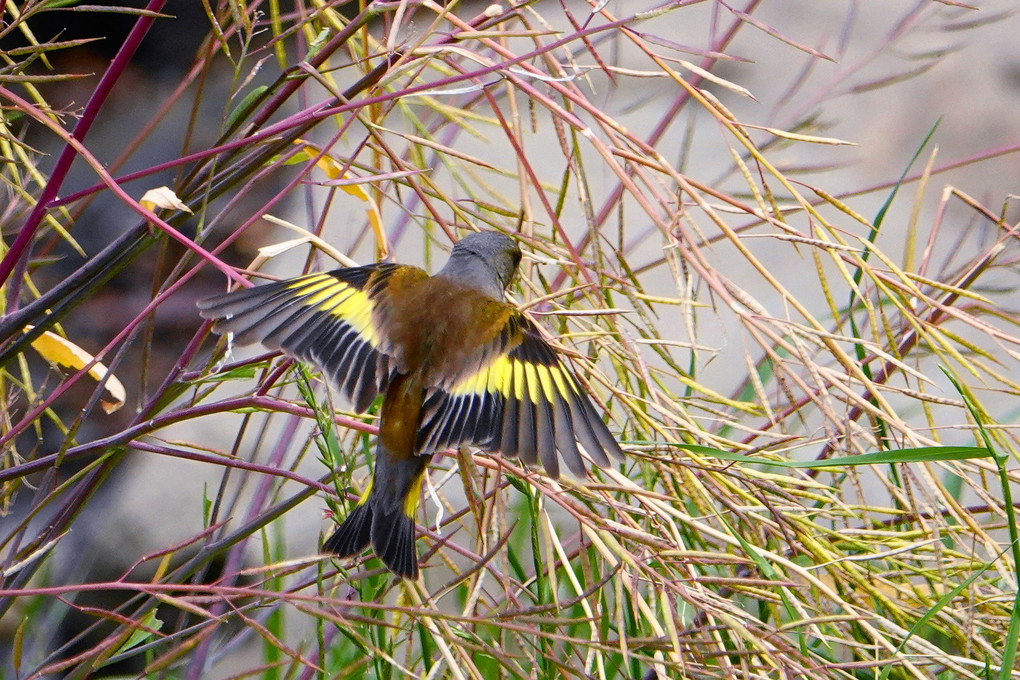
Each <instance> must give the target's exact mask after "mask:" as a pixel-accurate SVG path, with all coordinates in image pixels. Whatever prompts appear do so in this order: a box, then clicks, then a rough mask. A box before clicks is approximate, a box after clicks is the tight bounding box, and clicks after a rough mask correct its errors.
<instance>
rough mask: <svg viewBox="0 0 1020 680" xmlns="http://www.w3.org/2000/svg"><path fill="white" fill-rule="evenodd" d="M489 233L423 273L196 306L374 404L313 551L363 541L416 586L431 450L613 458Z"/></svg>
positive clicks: (512, 263)
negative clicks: (372, 419)
mask: <svg viewBox="0 0 1020 680" xmlns="http://www.w3.org/2000/svg"><path fill="white" fill-rule="evenodd" d="M521 256H522V254H521V250H520V248H519V247H518V245H517V242H516V241H515V240H514V239H512V238H511V237H509V236H508V235H506V234H504V233H502V232H498V231H480V232H472V233H471V234H469V235H467V236H465V237H464V238H462V239H460V240H459V241H458V242H457V243H456V244H455V245H454V246H453V249H452V251H451V253H450V256H449V259H448V260H447V262H446V264H445V265H444V266H443V267H442V268H441V269H440V270H439V271H438V272H437V273H436V274H435V275H433V276H429V274H428V273H426V272H425V271H424V270H423V269H420V268H419V267H415V266H412V265H406V264H395V263H392V262H380V263H376V264H369V265H364V266H357V267H345V268H341V269H334V270H332V271H328V272H319V273H312V274H307V275H304V276H299V277H297V278H291V279H285V280H281V281H276V282H273V283H268V284H264V285H260V286H255V287H253V288H248V289H244V290H237V291H233V292H229V293H225V294H221V295H217V296H214V297H211V298H208V299H205V300H203V301H201V302H199V304H198V306H199V310H200V314H201V315H202V316H203V317H205V318H207V319H214V320H215V324H214V326H213V330H214V331H215V332H217V333H220V334H232V335H233V339H234V342H236V343H237V344H253V343H256V342H261V343H262V345H264V346H265V347H266V348H267V349H270V350H280V351H282V352H283V353H284V354H286V355H288V356H290V357H292V358H294V359H297V360H299V361H302V362H305V363H307V364H310V365H312V366H314V367H316V368H317V369H319V370H320V371H321V372H322V374H323V376H324V377H325V378H326V380H327V382H328V383H329V384H331V385H332V386H333V387H334V388H335V389H336V390H337V391H338V392H340V393H341V394H342V395H343V396H344V397H345V398H347V399H348V400H349V401H350V402H351V403H352V404H353V407H354V410H355V411H357V412H358V413H364V412H366V411H368V409H369V408H370V406H371V405H372V404H373V402H374V401H375V399H376V398H377V397H378V396H379V395H382V402H381V405H380V406H379V433H378V436H377V441H376V447H375V464H374V473H373V476H372V479H371V481H370V483H369V484H368V486H367V487H366V489H365V490H364V493H363V494H362V495H361V497H360V499H359V500H358V502H357V504H356V505H355V507H354V509H353V510H352V511H351V512H350V513H349V514H348V516H347V518H346V519H345V520H344V521H343V523H342V524H340V526H339V527H338V528H337V529H336V530H335V531H334V532H333V534H332V535H331V536H330V537H329V538H328V539H327V540H326V541H325V543H324V544H323V552H324V553H329V554H332V555H335V556H337V557H340V558H347V557H354V556H357V555H360V554H361V553H362V552H363V551H364V550H365V549H366V548H367V547H369V546H370V545H371V547H372V548H373V550H374V552H375V554H376V555H377V556H378V557H379V558H380V559H381V560H382V562H383V564H384V565H385V566H386V567H387V568H388V569H389V570H390V571H391V572H393V573H394V574H396V575H397V576H400V577H403V578H407V579H417V577H418V573H419V570H418V556H417V553H416V551H415V545H414V544H415V537H416V535H415V519H414V518H415V514H416V511H417V507H418V502H419V497H420V494H421V482H422V479H423V477H424V474H425V471H426V467H427V466H428V464H429V461H430V460H431V458H432V456H433V454H435V453H437V452H441V451H445V450H447V449H449V448H452V447H460V446H476V447H478V448H480V449H482V450H484V451H486V452H490V453H499V454H502V455H503V456H507V457H517V458H519V459H520V460H521V461H522V462H523V463H525V464H527V465H535V464H537V463H538V462H541V464H542V467H543V468H544V469H545V472H546V474H547V475H549V476H550V477H552V478H557V477H558V476H559V474H560V462H561V461H562V462H563V464H564V465H565V466H566V467H567V469H569V470H570V471H571V472H572V473H573V474H574V475H576V476H578V477H584V476H585V475H586V474H587V468H586V465H585V462H584V459H583V458H582V455H581V453H580V450H579V447H578V444H580V447H582V448H583V449H584V451H585V452H586V453H587V454H588V456H589V457H590V458H591V460H592V461H593V462H594V463H595V464H596V465H598V466H601V467H606V466H609V465H610V464H611V463H610V458H614V459H616V460H622V459H623V457H624V454H623V451H622V449H621V447H620V445H619V443H618V442H617V440H616V438H615V437H614V436H613V435H612V434H611V433H610V431H609V429H608V427H607V426H606V424H605V423H604V422H603V420H602V416H601V415H600V414H599V411H598V410H597V409H596V408H595V406H594V405H593V403H592V401H591V399H590V398H589V396H588V394H587V393H586V392H585V391H584V390H583V389H582V388H581V386H580V383H579V382H578V380H577V378H576V377H575V375H574V374H573V373H572V372H571V371H570V370H569V369H568V368H567V366H566V365H565V364H564V363H563V362H561V361H560V359H559V358H558V356H557V354H556V351H555V350H554V349H553V348H552V347H551V346H550V345H549V343H548V342H547V341H546V340H545V338H544V337H543V336H542V334H541V332H540V331H539V329H538V327H537V326H536V325H535V323H534V322H533V321H531V320H530V319H529V318H528V317H527V316H525V314H524V313H523V312H522V311H521V310H520V309H518V308H517V307H516V306H515V305H513V304H511V303H510V302H507V301H506V299H505V292H506V289H507V287H508V286H509V285H510V283H511V280H512V279H513V278H514V276H515V275H516V273H517V269H518V265H519V264H520V261H521Z"/></svg>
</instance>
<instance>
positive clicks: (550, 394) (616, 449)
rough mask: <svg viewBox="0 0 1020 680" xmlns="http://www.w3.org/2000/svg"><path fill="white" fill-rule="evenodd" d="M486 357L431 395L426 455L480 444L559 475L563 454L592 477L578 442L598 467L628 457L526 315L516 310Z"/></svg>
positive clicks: (424, 431) (422, 435) (422, 442)
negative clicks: (476, 365)
mask: <svg viewBox="0 0 1020 680" xmlns="http://www.w3.org/2000/svg"><path fill="white" fill-rule="evenodd" d="M481 357H482V360H481V362H480V365H479V366H478V367H477V369H471V370H469V371H466V372H464V373H463V374H462V375H459V376H458V377H457V378H456V379H455V380H454V381H453V382H452V383H451V384H449V385H441V386H435V387H433V388H432V389H430V391H429V392H428V393H427V394H426V398H425V405H424V407H423V419H422V425H421V428H420V429H419V431H418V444H417V448H418V451H419V452H420V453H423V454H426V453H433V452H436V451H442V450H444V449H446V448H449V447H451V446H459V445H475V446H479V447H481V448H483V449H486V450H487V451H499V452H501V453H502V454H503V455H505V456H511V457H519V458H520V459H521V460H522V461H524V462H525V463H536V462H538V461H541V462H542V467H544V468H545V471H546V473H547V474H549V476H551V477H557V476H558V475H559V461H560V460H562V461H563V462H564V463H565V464H566V466H567V467H568V468H569V469H570V471H571V472H573V473H574V474H575V475H577V476H579V477H583V476H584V475H585V468H586V466H585V463H584V460H583V459H582V457H581V454H580V452H579V450H578V442H580V444H581V446H582V447H583V448H584V450H585V452H586V453H587V454H588V455H589V456H590V457H591V459H592V460H593V461H594V462H595V463H596V464H597V465H600V466H606V465H609V462H610V461H609V457H610V456H611V457H613V458H617V459H622V458H623V451H622V450H621V449H620V445H619V444H618V443H617V441H616V438H615V437H614V436H613V435H612V433H610V432H609V429H608V428H607V427H606V424H605V423H604V422H602V416H601V415H599V413H598V411H597V410H596V409H595V406H594V405H593V404H592V402H591V399H590V397H589V396H588V394H587V393H586V392H585V391H584V390H583V389H582V388H581V387H580V385H579V384H578V382H577V379H576V378H575V377H574V376H573V374H572V373H571V372H570V371H569V370H568V369H567V368H566V367H565V366H564V365H563V364H562V363H560V360H559V359H558V358H557V356H556V352H555V351H554V350H553V348H552V347H550V346H549V344H548V343H547V342H546V341H545V339H544V338H543V337H542V335H541V333H540V332H539V330H538V328H537V327H536V326H535V325H534V324H533V323H532V322H531V321H530V320H529V319H528V318H527V317H525V316H524V315H523V314H521V313H520V312H518V311H514V312H513V313H512V314H510V315H509V316H508V318H507V320H506V323H505V325H504V326H503V328H502V331H501V332H500V333H499V334H498V335H497V337H495V338H494V339H493V340H492V342H491V343H489V345H488V346H487V347H485V348H483V349H482V352H481ZM557 452H559V455H558V456H557Z"/></svg>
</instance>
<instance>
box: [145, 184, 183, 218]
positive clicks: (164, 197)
mask: <svg viewBox="0 0 1020 680" xmlns="http://www.w3.org/2000/svg"><path fill="white" fill-rule="evenodd" d="M138 202H139V203H141V204H142V207H143V208H145V209H146V210H155V209H156V208H165V209H166V210H183V211H184V212H188V213H190V212H191V208H189V207H188V206H187V205H185V204H184V202H183V201H182V200H181V199H179V198H177V194H175V193H174V192H173V190H172V189H171V188H170V187H156V188H155V189H149V190H148V191H146V192H145V195H144V196H142V199H141V200H140V201H138Z"/></svg>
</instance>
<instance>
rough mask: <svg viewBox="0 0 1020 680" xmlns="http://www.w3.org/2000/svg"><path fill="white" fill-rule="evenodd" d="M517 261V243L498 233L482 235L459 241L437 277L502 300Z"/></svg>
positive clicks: (484, 232) (475, 234)
mask: <svg viewBox="0 0 1020 680" xmlns="http://www.w3.org/2000/svg"><path fill="white" fill-rule="evenodd" d="M520 261H521V249H520V248H518V247H517V242H516V241H514V240H513V239H512V238H510V237H509V236H507V235H506V234H501V233H499V232H498V231H481V232H477V233H474V234H468V235H467V236H465V237H464V238H462V239H461V240H460V241H459V242H458V243H457V245H455V246H454V247H453V252H451V253H450V259H449V260H447V262H446V265H445V266H444V267H443V268H442V269H441V270H440V271H439V273H438V274H436V276H442V277H445V278H448V279H451V280H453V281H457V282H458V283H461V284H463V285H465V286H468V287H470V288H475V289H477V290H480V291H482V292H483V293H485V294H486V295H488V296H490V297H493V298H496V299H497V300H501V299H502V298H503V291H504V290H506V287H507V286H509V285H510V281H511V279H513V277H514V274H515V273H516V272H517V265H518V264H519V263H520Z"/></svg>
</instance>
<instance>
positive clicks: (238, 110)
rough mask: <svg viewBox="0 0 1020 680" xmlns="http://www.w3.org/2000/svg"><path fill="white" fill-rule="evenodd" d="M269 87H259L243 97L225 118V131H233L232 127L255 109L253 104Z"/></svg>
mask: <svg viewBox="0 0 1020 680" xmlns="http://www.w3.org/2000/svg"><path fill="white" fill-rule="evenodd" d="M268 89H269V87H268V86H266V85H259V86H258V87H256V88H255V89H254V90H252V91H251V92H249V93H248V94H246V95H245V97H244V99H242V100H241V103H240V104H238V105H237V106H235V107H234V110H233V111H231V112H230V115H228V116H227V129H228V130H232V129H234V125H235V124H236V123H237V122H238V121H239V120H242V119H244V118H246V117H247V116H248V114H249V113H250V112H251V109H252V108H254V107H255V102H257V101H258V100H259V98H260V97H261V96H262V95H263V94H264V93H265V92H266V90H268Z"/></svg>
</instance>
